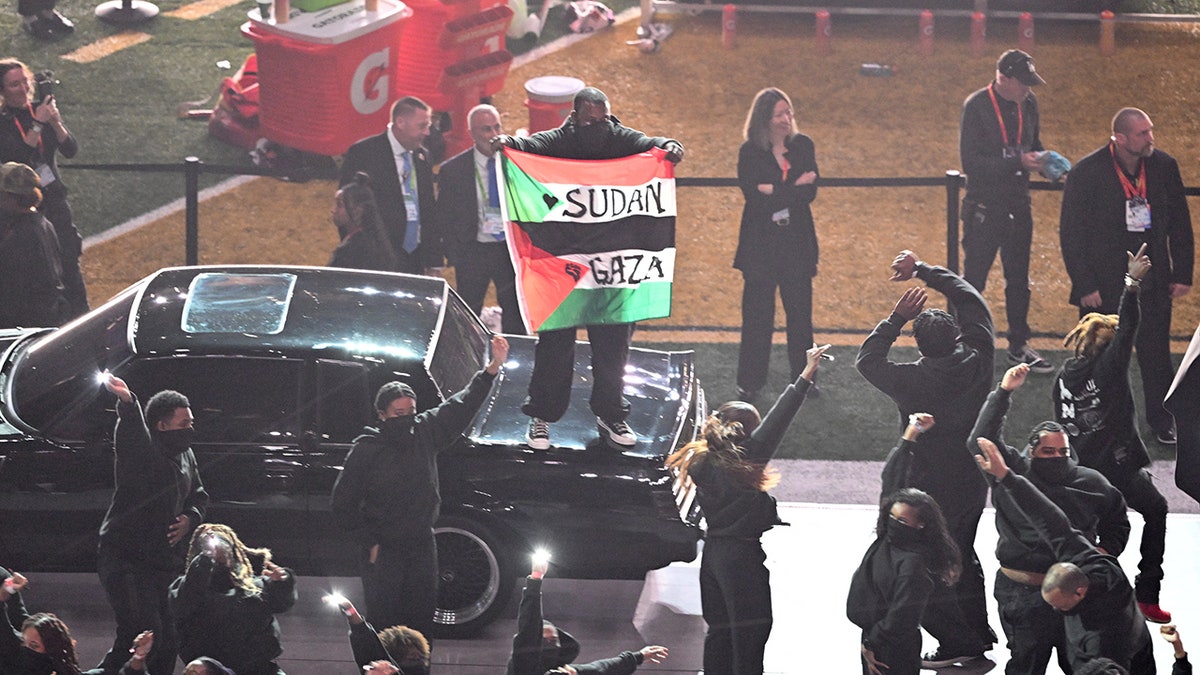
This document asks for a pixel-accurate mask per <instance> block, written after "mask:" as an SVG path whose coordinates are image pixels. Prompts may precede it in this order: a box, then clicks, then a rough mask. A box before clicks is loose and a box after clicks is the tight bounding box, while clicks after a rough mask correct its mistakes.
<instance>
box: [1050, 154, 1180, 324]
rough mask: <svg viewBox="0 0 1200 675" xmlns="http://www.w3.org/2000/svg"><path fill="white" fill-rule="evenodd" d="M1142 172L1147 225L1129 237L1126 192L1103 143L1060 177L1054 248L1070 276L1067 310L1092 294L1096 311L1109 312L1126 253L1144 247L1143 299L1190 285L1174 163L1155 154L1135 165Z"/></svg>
mask: <svg viewBox="0 0 1200 675" xmlns="http://www.w3.org/2000/svg"><path fill="white" fill-rule="evenodd" d="M1142 161H1143V162H1144V163H1145V166H1146V200H1147V201H1148V202H1150V217H1151V227H1150V228H1148V229H1147V230H1146V231H1144V232H1129V231H1127V228H1126V226H1125V191H1124V190H1123V189H1122V187H1121V182H1120V179H1119V178H1118V177H1117V171H1116V169H1115V168H1113V155H1112V151H1111V150H1110V149H1109V146H1107V145H1105V146H1102V147H1100V148H1099V149H1097V150H1096V151H1094V152H1092V153H1091V154H1090V155H1088V156H1087V157H1084V158H1083V159H1081V160H1079V163H1078V164H1076V165H1075V168H1073V169H1071V172H1070V173H1069V174H1067V184H1066V187H1065V188H1064V190H1063V197H1062V215H1061V217H1060V219H1059V223H1058V227H1059V243H1060V246H1061V248H1062V256H1063V262H1064V263H1065V264H1066V267H1067V274H1068V275H1069V276H1070V277H1071V296H1070V298H1069V301H1070V303H1071V304H1072V305H1078V304H1079V301H1080V298H1082V297H1083V296H1085V295H1088V294H1089V293H1092V292H1093V291H1100V298H1101V300H1102V301H1103V304H1102V305H1101V306H1100V307H1099V308H1098V309H1096V310H1095V311H1098V312H1102V313H1104V314H1115V313H1116V312H1117V308H1118V305H1119V303H1120V299H1121V296H1122V293H1123V292H1124V279H1125V269H1126V267H1127V266H1128V265H1129V258H1128V256H1127V255H1126V251H1129V252H1134V251H1137V250H1138V248H1139V247H1140V246H1141V245H1142V244H1143V243H1145V244H1149V247H1148V248H1147V250H1146V254H1147V255H1149V256H1150V260H1152V261H1154V266H1153V267H1151V268H1150V272H1149V273H1148V274H1146V277H1145V278H1144V279H1142V293H1143V295H1144V294H1146V293H1156V294H1164V293H1167V292H1168V290H1167V289H1168V287H1169V285H1170V284H1171V283H1179V284H1185V285H1188V286H1190V285H1192V271H1193V263H1194V261H1195V251H1194V243H1193V235H1192V215H1191V212H1190V211H1189V210H1188V203H1187V197H1186V196H1185V195H1184V191H1183V179H1182V178H1181V177H1180V175H1179V164H1178V163H1176V161H1175V158H1173V157H1171V156H1170V155H1168V154H1167V153H1165V152H1163V151H1162V150H1155V151H1154V153H1153V154H1151V155H1150V156H1149V157H1147V158H1145V159H1144V160H1142Z"/></svg>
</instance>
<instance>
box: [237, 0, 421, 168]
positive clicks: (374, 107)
mask: <svg viewBox="0 0 1200 675" xmlns="http://www.w3.org/2000/svg"><path fill="white" fill-rule="evenodd" d="M250 15H251V16H250V21H249V22H247V23H245V24H243V25H242V33H243V34H244V35H245V36H246V37H248V38H250V40H251V41H253V42H254V51H255V52H256V53H257V54H258V81H259V98H260V107H259V125H260V126H259V128H260V129H261V131H262V135H263V136H265V137H266V138H268V139H269V140H272V141H275V142H276V143H281V144H283V145H286V146H288V147H291V148H296V149H299V150H305V151H308V152H315V153H318V154H322V155H340V154H342V153H344V152H345V151H346V149H347V148H349V147H350V145H351V144H353V143H354V142H355V141H357V140H358V139H360V138H363V137H365V136H370V135H372V134H378V133H379V132H380V131H381V130H382V129H384V128H385V127H387V124H388V122H390V121H391V120H389V119H388V112H389V107H390V103H391V100H392V92H393V91H394V90H395V82H396V79H397V77H398V70H397V61H396V57H397V54H398V52H399V45H400V32H401V30H402V29H403V27H404V24H405V19H407V18H408V17H410V16H412V10H411V9H409V8H408V6H407V5H405V4H404V3H403V2H399V0H379V10H378V11H376V12H370V13H368V12H367V11H366V7H365V6H364V4H363V0H351V1H350V2H347V3H343V4H340V5H334V6H332V7H328V8H325V9H322V10H320V11H317V12H292V18H291V20H290V21H287V22H285V23H282V24H277V23H275V22H274V21H262V20H260V19H259V18H258V17H257V15H258V10H257V9H255V10H252V11H251V12H250Z"/></svg>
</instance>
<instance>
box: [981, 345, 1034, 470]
mask: <svg viewBox="0 0 1200 675" xmlns="http://www.w3.org/2000/svg"><path fill="white" fill-rule="evenodd" d="M1028 375H1029V366H1028V365H1027V364H1024V363H1022V364H1019V365H1016V366H1013V367H1012V368H1009V369H1008V370H1007V371H1005V373H1004V377H1002V378H1001V379H1000V384H998V385H997V386H996V390H995V391H993V392H992V393H991V394H989V395H988V397H987V401H986V402H984V404H983V408H981V409H980V410H979V417H977V418H976V419H975V428H974V429H972V430H971V435H970V436H968V437H967V439H968V440H967V451H968V452H970V453H971V454H973V455H974V454H978V453H979V446H978V444H977V443H976V440H975V439H977V438H986V439H988V440H989V441H991V442H992V443H993V444H995V446H996V448H997V449H998V450H999V451H1000V453H1001V454H1002V455H1004V461H1005V463H1006V464H1007V465H1008V466H1009V467H1010V468H1012V470H1013V471H1016V472H1017V473H1019V474H1022V475H1024V474H1025V473H1026V472H1027V470H1028V468H1029V461H1028V460H1027V459H1026V458H1025V457H1023V456H1021V453H1019V452H1017V451H1016V450H1015V449H1014V448H1011V447H1009V446H1008V445H1006V444H1005V443H1004V419H1005V417H1006V416H1007V415H1008V410H1009V406H1010V405H1011V404H1012V393H1013V392H1014V391H1016V390H1017V389H1019V388H1020V387H1021V385H1023V384H1025V378H1026V377H1027V376H1028Z"/></svg>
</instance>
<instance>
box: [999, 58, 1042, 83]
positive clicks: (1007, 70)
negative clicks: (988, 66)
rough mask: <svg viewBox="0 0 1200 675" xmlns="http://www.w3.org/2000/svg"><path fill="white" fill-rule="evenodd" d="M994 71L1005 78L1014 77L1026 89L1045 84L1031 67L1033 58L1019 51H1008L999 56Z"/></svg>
mask: <svg viewBox="0 0 1200 675" xmlns="http://www.w3.org/2000/svg"><path fill="white" fill-rule="evenodd" d="M996 70H997V71H999V72H1000V74H1001V75H1003V76H1005V77H1015V78H1017V81H1018V82H1020V83H1021V84H1023V85H1025V86H1027V87H1034V86H1037V85H1039V84H1046V81H1045V80H1043V79H1042V76H1041V75H1038V74H1037V70H1036V69H1035V68H1034V67H1033V57H1032V56H1030V55H1028V54H1026V53H1025V52H1023V51H1021V50H1020V49H1010V50H1008V51H1006V52H1004V53H1003V54H1001V55H1000V60H999V61H997V62H996Z"/></svg>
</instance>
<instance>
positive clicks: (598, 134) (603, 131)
mask: <svg viewBox="0 0 1200 675" xmlns="http://www.w3.org/2000/svg"><path fill="white" fill-rule="evenodd" d="M612 133H613V123H612V120H611V119H608V118H605V119H602V120H598V121H596V122H592V123H591V124H589V125H587V126H586V127H581V126H576V127H575V138H576V139H578V140H579V145H580V146H581V147H582V148H583V149H584V150H587V151H589V152H599V151H600V150H603V149H604V145H605V144H606V143H608V139H609V137H611V136H612Z"/></svg>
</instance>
